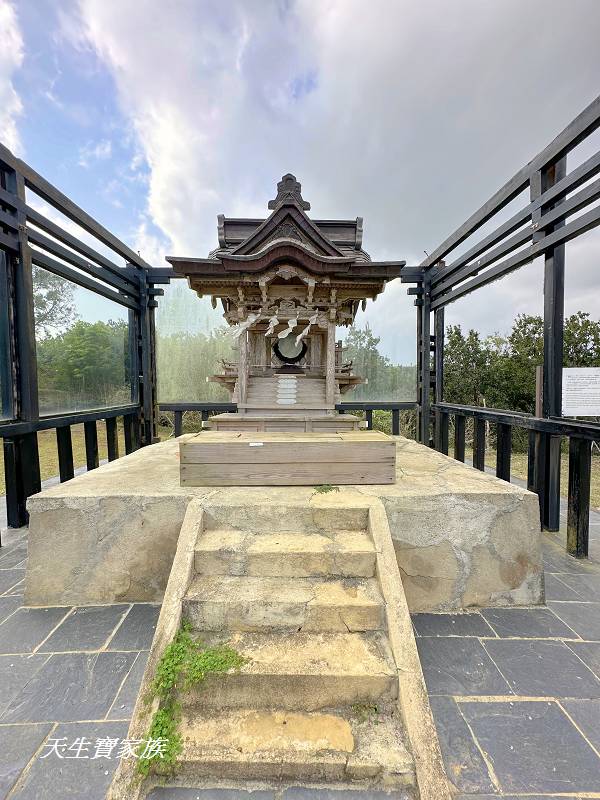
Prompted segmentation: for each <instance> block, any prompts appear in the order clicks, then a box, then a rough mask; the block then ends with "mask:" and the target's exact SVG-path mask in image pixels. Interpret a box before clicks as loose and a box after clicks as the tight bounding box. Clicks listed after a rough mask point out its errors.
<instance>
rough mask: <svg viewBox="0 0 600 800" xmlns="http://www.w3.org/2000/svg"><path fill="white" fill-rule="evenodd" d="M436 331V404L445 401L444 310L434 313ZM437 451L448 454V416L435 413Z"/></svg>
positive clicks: (440, 309)
mask: <svg viewBox="0 0 600 800" xmlns="http://www.w3.org/2000/svg"><path fill="white" fill-rule="evenodd" d="M433 331H434V362H433V363H434V380H435V384H434V386H435V388H434V398H435V402H436V403H441V402H442V401H443V399H444V308H443V307H441V308H436V310H435V311H434V312H433ZM435 449H436V450H439V451H440V452H442V453H445V454H446V455H447V454H448V414H444V413H443V412H441V411H438V410H437V409H436V411H435Z"/></svg>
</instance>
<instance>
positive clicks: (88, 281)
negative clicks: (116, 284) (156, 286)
mask: <svg viewBox="0 0 600 800" xmlns="http://www.w3.org/2000/svg"><path fill="white" fill-rule="evenodd" d="M29 249H30V251H31V260H32V261H33V263H34V264H37V265H38V266H39V267H43V268H44V269H47V270H48V272H53V273H54V274H55V275H59V276H60V277H61V278H65V279H66V280H68V281H71V282H72V283H76V284H77V285H78V286H82V287H83V288H84V289H89V290H90V291H92V292H95V293H96V294H99V295H102V297H106V298H107V299H108V300H113V301H114V302H115V303H119V305H122V306H127V308H133V309H134V310H135V309H137V308H138V307H139V303H138V302H137V301H136V300H132V299H131V298H129V297H125V296H124V295H122V294H118V293H117V292H113V291H112V290H111V289H108V288H107V287H106V286H105V285H104V284H102V283H98V281H95V280H93V279H92V278H88V277H87V275H82V273H81V272H77V270H74V269H71V267H67V266H66V265H65V264H62V263H61V262H60V261H56V260H55V259H54V258H50V256H47V255H46V254H45V253H42V252H40V251H39V250H36V249H35V248H34V247H30V248H29Z"/></svg>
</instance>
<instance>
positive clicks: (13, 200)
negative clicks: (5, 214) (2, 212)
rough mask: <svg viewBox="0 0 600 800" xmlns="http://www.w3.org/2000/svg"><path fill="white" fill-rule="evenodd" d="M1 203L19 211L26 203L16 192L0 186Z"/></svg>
mask: <svg viewBox="0 0 600 800" xmlns="http://www.w3.org/2000/svg"><path fill="white" fill-rule="evenodd" d="M0 203H2V205H3V206H7V207H9V208H12V209H14V210H15V211H19V210H20V209H22V208H24V207H25V203H23V202H22V201H21V200H19V198H18V197H17V195H16V194H13V193H12V192H9V191H8V189H3V188H2V187H1V186H0Z"/></svg>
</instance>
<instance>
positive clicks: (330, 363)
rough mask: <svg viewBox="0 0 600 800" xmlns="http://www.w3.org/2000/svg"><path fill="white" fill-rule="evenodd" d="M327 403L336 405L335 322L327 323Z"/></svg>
mask: <svg viewBox="0 0 600 800" xmlns="http://www.w3.org/2000/svg"><path fill="white" fill-rule="evenodd" d="M325 402H326V403H327V405H328V406H330V405H331V406H332V405H334V404H335V322H332V321H331V320H329V322H328V323H327V360H326V363H325Z"/></svg>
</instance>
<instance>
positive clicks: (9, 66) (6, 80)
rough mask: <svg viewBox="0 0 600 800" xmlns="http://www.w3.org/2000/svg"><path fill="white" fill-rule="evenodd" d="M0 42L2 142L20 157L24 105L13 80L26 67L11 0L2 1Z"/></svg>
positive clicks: (0, 135) (0, 128)
mask: <svg viewBox="0 0 600 800" xmlns="http://www.w3.org/2000/svg"><path fill="white" fill-rule="evenodd" d="M0 42H2V46H1V47H0V142H2V144H5V145H6V146H7V147H8V148H9V149H10V150H12V151H13V153H16V154H18V155H21V149H22V147H21V140H20V138H19V133H18V130H17V119H18V118H19V116H20V115H21V114H22V112H23V104H22V102H21V98H20V97H19V95H18V94H17V92H16V90H15V87H14V85H13V83H12V79H13V76H14V73H15V72H16V71H17V70H18V69H19V67H20V66H21V64H22V63H23V57H24V56H23V39H22V37H21V31H20V30H19V23H18V21H17V15H16V13H15V9H14V6H13V5H12V3H9V2H8V0H0Z"/></svg>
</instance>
